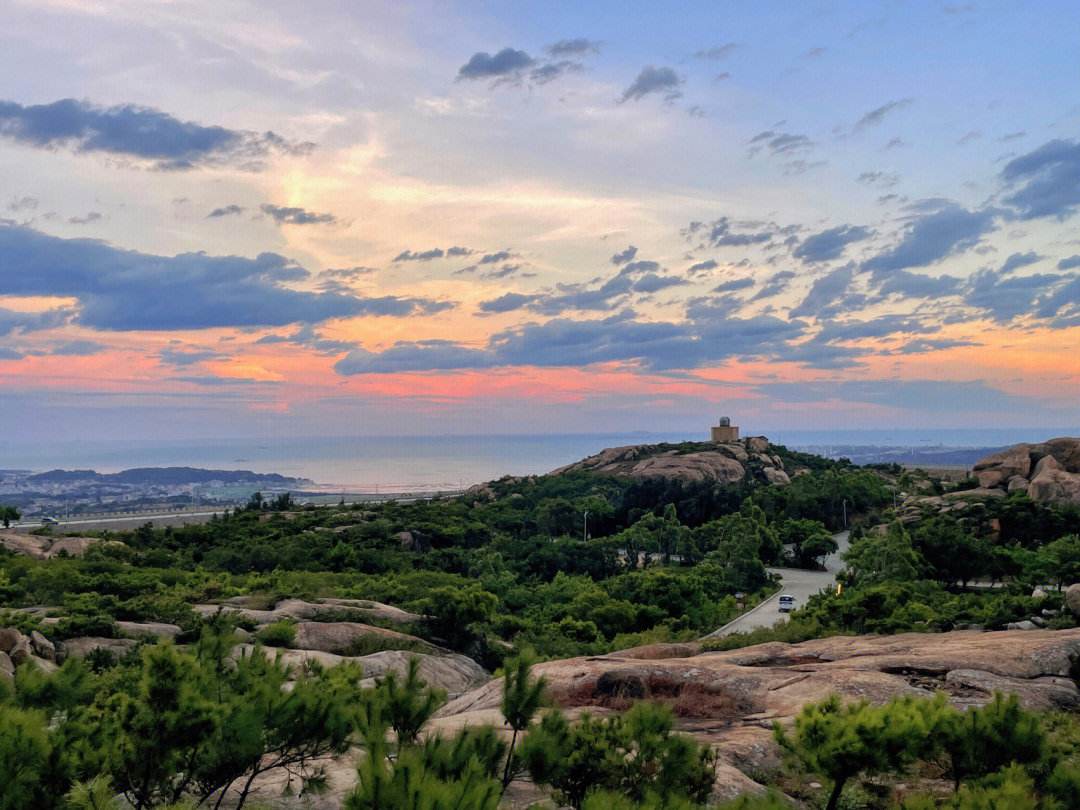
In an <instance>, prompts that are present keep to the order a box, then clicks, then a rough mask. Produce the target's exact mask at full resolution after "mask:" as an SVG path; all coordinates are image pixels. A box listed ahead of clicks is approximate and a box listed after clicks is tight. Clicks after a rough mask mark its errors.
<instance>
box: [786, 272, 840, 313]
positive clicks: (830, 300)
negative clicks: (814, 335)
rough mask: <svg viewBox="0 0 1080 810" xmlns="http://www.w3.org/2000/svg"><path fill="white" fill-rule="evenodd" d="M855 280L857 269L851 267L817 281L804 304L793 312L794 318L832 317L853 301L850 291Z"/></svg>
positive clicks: (803, 301)
mask: <svg viewBox="0 0 1080 810" xmlns="http://www.w3.org/2000/svg"><path fill="white" fill-rule="evenodd" d="M854 278H855V268H854V267H852V266H850V265H849V266H847V267H841V268H840V269H838V270H833V271H832V272H831V273H829V274H828V275H827V276H822V277H821V278H819V279H817V280H816V281H815V282H814V283H813V284H812V285H811V287H810V291H809V292H808V293H807V294H806V298H804V299H803V300H802V303H801V304H799V305H798V306H797V307H795V308H794V309H792V310H791V315H792V317H796V318H801V317H805V316H811V315H812V316H814V317H816V318H828V317H832V316H833V315H835V314H836V312H837V311H838V310H839V309H840V307H841V306H843V305H844V304H845V303H846V302H848V301H849V300H851V294H850V293H849V289H850V287H851V283H852V281H853V280H854Z"/></svg>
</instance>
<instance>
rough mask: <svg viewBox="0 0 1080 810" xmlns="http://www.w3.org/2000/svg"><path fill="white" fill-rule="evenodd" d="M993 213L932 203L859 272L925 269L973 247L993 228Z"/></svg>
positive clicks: (948, 203)
mask: <svg viewBox="0 0 1080 810" xmlns="http://www.w3.org/2000/svg"><path fill="white" fill-rule="evenodd" d="M995 217H996V212H995V211H993V210H991V209H985V208H984V209H981V210H977V211H969V210H967V209H966V208H962V207H961V206H959V205H956V204H955V203H951V202H936V201H935V203H934V205H933V206H932V207H930V208H929V210H927V211H926V212H924V213H920V214H918V215H917V216H915V217H914V218H913V219H912V220H911V221H910V222H909V223H908V224H907V226H906V228H905V229H904V232H903V235H902V236H901V239H900V242H899V243H898V244H897V245H896V246H895V247H893V248H890V249H889V250H887V251H885V252H883V253H880V254H878V255H877V256H875V257H874V258H872V259H870V260H869V261H867V262H865V263H864V264H863V269H865V270H870V271H872V272H874V273H887V272H891V271H895V270H902V269H905V268H908V267H925V266H927V265H930V264H934V263H935V262H938V261H940V260H942V259H944V258H947V257H949V256H954V255H956V254H957V253H962V252H963V251H965V250H967V249H968V248H971V247H974V246H975V245H976V244H977V243H978V242H979V240H980V239H981V238H982V237H983V235H985V234H986V233H988V232H989V231H991V230H993V228H994V219H995Z"/></svg>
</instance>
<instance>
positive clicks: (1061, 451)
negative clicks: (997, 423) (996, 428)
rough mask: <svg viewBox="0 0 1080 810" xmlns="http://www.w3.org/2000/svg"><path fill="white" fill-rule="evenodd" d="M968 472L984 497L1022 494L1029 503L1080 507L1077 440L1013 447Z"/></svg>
mask: <svg viewBox="0 0 1080 810" xmlns="http://www.w3.org/2000/svg"><path fill="white" fill-rule="evenodd" d="M972 470H973V472H974V474H975V477H976V478H977V479H978V481H979V489H980V490H985V491H987V492H988V494H989V493H990V492H994V494H997V493H998V492H1016V491H1018V490H1023V491H1025V492H1027V494H1028V497H1030V498H1031V499H1032V500H1033V501H1039V502H1042V503H1072V504H1077V505H1080V438H1071V437H1062V438H1059V439H1050V440H1049V441H1045V442H1041V443H1039V444H1014V445H1013V446H1012V447H1007V448H1005V449H1004V450H1002V451H1001V452H999V453H994V454H993V455H990V456H987V457H986V458H984V459H981V460H979V461H978V462H976V463H975V466H974V467H973V468H972Z"/></svg>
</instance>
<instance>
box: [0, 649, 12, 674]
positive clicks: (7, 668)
mask: <svg viewBox="0 0 1080 810" xmlns="http://www.w3.org/2000/svg"><path fill="white" fill-rule="evenodd" d="M14 677H15V664H13V663H12V661H11V659H10V658H9V657H8V654H7V653H6V652H2V651H0V678H6V679H7V680H11V679H12V678H14Z"/></svg>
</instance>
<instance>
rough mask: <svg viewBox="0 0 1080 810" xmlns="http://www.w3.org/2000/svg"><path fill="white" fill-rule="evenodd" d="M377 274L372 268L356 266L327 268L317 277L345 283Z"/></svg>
mask: <svg viewBox="0 0 1080 810" xmlns="http://www.w3.org/2000/svg"><path fill="white" fill-rule="evenodd" d="M377 272H379V271H378V270H376V269H375V268H374V267H364V266H363V265H357V266H356V267H329V268H327V269H326V270H323V271H322V272H321V273H319V275H320V276H321V277H324V278H335V279H344V280H345V281H357V280H359V279H361V278H363V277H364V276H370V275H371V274H372V273H377Z"/></svg>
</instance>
